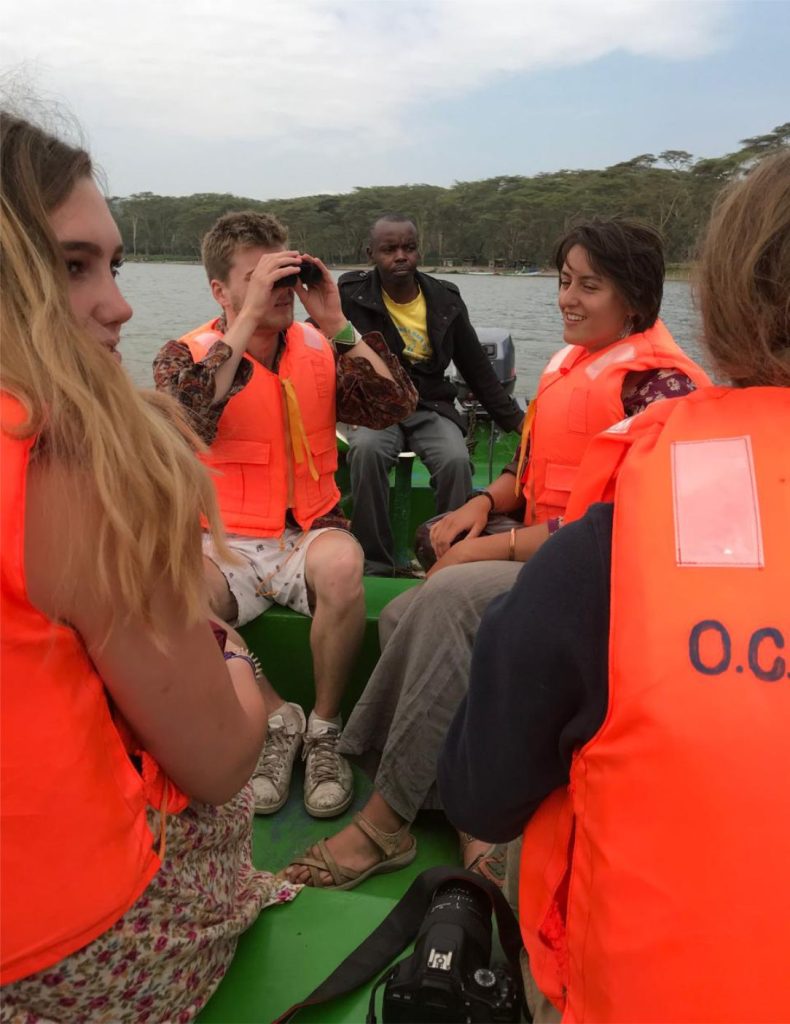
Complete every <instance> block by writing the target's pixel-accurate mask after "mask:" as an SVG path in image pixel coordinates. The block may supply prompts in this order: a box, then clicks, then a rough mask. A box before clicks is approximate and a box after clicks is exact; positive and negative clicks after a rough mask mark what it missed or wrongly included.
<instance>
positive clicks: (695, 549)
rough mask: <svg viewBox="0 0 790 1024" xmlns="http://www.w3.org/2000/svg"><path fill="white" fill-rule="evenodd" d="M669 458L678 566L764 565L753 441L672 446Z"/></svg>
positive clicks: (723, 440) (722, 440) (736, 439)
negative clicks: (670, 461) (670, 462)
mask: <svg viewBox="0 0 790 1024" xmlns="http://www.w3.org/2000/svg"><path fill="white" fill-rule="evenodd" d="M671 457H672V494H673V505H674V514H675V550H676V553H677V564H678V565H686V566H694V565H696V566H710V567H714V566H716V567H720V568H744V569H747V568H748V569H756V568H760V567H761V566H763V565H764V564H765V561H764V552H763V537H762V528H761V525H760V506H759V501H758V497H757V485H756V481H755V473H754V459H753V456H752V445H751V439H750V438H749V437H748V436H743V437H726V438H719V439H712V440H709V441H674V442H673V444H672V456H671Z"/></svg>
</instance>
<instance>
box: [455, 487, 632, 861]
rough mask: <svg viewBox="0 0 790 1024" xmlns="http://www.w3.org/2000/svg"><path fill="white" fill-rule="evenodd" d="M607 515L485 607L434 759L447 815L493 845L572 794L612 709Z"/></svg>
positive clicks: (597, 511) (592, 519)
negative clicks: (580, 760)
mask: <svg viewBox="0 0 790 1024" xmlns="http://www.w3.org/2000/svg"><path fill="white" fill-rule="evenodd" d="M611 529H612V506H611V505H608V506H607V505H596V506H594V508H593V509H592V510H591V512H590V513H589V514H588V515H587V516H586V517H585V518H584V519H582V520H580V521H579V522H578V523H572V524H570V525H568V526H565V527H564V528H563V529H562V530H560V531H559V533H557V535H556V536H554V537H552V538H551V540H549V541H548V542H547V543H546V544H544V545H543V547H542V548H541V549H540V551H538V552H537V554H536V555H535V557H534V558H533V559H532V561H531V562H529V563H527V565H525V566H524V568H523V569H522V571H521V574H520V575H519V577H518V579H517V581H516V583H515V585H514V587H513V589H512V590H511V591H510V592H509V593H508V594H503V595H502V596H501V597H499V598H496V599H495V600H494V601H492V603H491V604H490V605H489V608H488V610H487V611H486V613H485V615H484V617H483V621H482V623H481V625H480V629H479V631H478V634H477V640H476V642H475V648H474V654H473V657H472V670H471V677H470V683H469V692H468V694H467V696H466V698H465V699H464V701H463V703H462V704H461V706H460V707H459V709H458V711H457V713H456V716H455V719H454V720H453V723H452V725H451V727H450V731H449V733H448V736H447V740H446V742H445V746H444V749H443V750H442V753H441V755H440V757H439V765H438V784H439V795H440V797H441V800H442V806H443V807H444V809H445V812H446V814H447V816H448V818H449V819H450V821H452V823H453V824H454V825H455V826H456V827H457V828H460V829H463V830H464V831H465V832H470V833H471V834H472V835H473V836H476V837H477V838H479V839H485V840H486V841H487V842H505V841H507V840H510V839H513V838H515V837H516V836H517V835H518V834H519V832H520V831H521V829H522V828H523V827H524V824H525V823H526V822H527V821H528V820H529V818H530V817H531V816H532V814H533V813H534V812H535V810H536V809H537V807H538V805H539V804H540V803H541V801H542V800H544V799H545V798H546V797H547V796H548V795H549V794H550V793H551V792H552V791H553V790H555V789H557V788H558V787H559V786H563V785H567V782H568V779H569V776H570V763H571V758H572V756H573V752H574V751H575V750H577V749H579V748H580V747H581V746H583V744H584V743H586V742H587V741H588V740H590V739H591V738H592V737H593V736H594V735H595V733H596V732H597V731H598V729H600V727H601V725H602V724H603V720H604V717H605V715H606V707H607V702H608V691H609V686H608V641H609V594H610V586H609V571H610V562H611Z"/></svg>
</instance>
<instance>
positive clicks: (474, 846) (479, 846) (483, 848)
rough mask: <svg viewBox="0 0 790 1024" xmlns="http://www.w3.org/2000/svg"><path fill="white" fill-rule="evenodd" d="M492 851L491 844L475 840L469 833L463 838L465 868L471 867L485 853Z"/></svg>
mask: <svg viewBox="0 0 790 1024" xmlns="http://www.w3.org/2000/svg"><path fill="white" fill-rule="evenodd" d="M490 849H491V843H486V842H485V841H484V840H482V839H474V838H472V836H469V835H468V834H467V833H464V835H463V836H462V837H461V859H462V861H463V865H464V867H465V868H468V867H470V866H471V865H472V864H474V862H475V861H476V860H477V859H478V857H480V856H481V855H482V854H484V853H488V851H489V850H490Z"/></svg>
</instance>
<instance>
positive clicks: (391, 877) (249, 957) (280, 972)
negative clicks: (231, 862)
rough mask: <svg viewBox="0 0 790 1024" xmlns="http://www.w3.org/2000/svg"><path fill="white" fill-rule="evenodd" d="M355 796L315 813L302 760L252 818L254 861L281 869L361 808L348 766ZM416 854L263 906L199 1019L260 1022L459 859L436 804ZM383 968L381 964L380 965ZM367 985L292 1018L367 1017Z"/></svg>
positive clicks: (361, 787)
mask: <svg viewBox="0 0 790 1024" xmlns="http://www.w3.org/2000/svg"><path fill="white" fill-rule="evenodd" d="M354 780H355V798H354V803H353V805H352V807H351V808H350V809H349V810H348V811H347V812H346V813H345V814H344V815H342V816H341V817H339V818H334V819H331V820H324V821H319V820H316V819H314V818H311V817H310V816H309V815H308V814H307V812H306V811H305V809H304V805H303V803H302V783H303V773H302V770H301V765H300V766H299V768H298V769H297V770H296V771H295V772H294V777H293V782H292V786H291V793H290V796H289V799H288V803H287V804H286V805H285V807H283V808H282V810H280V811H279V812H278V813H277V814H274V815H272V816H270V817H262V816H257V817H256V819H255V825H254V831H253V859H254V861H255V865H256V867H258V868H262V869H266V870H270V871H279V870H280V869H282V868H283V867H285V866H286V865H287V864H288V863H290V861H291V860H292V859H293V858H294V857H296V856H298V855H299V854H300V853H302V852H303V851H304V850H306V849H307V847H309V846H310V845H311V844H312V843H314V842H316V840H318V839H321V838H323V837H324V836H328V835H331V834H332V833H334V832H337V831H338V830H339V829H340V828H341V827H342V826H343V825H345V824H347V823H348V822H350V821H351V818H352V816H353V814H354V812H355V811H356V810H359V809H360V808H361V807H362V806H364V804H365V802H366V801H367V799H368V796H369V795H370V791H371V783H370V780H369V779H367V777H366V776H364V775H363V774H362V773H361V772H360V771H359V770H357V769H355V770H354ZM414 833H415V836H416V838H417V858H416V859H415V861H414V863H413V864H411V865H409V867H408V868H404V869H402V870H401V871H393V872H392V873H390V874H385V875H374V876H373V877H372V878H369V879H367V880H366V881H365V882H363V883H362V884H361V885H360V886H359V887H358V888H357V889H354V890H353V891H352V892H333V891H331V890H322V889H312V888H310V887H305V888H304V889H302V891H301V892H300V893H299V895H298V896H297V897H296V899H295V900H294V901H293V902H292V903H288V904H283V905H282V906H279V907H270V908H269V909H267V910H265V911H263V913H262V914H261V915H260V916H259V917H258V919H257V921H256V922H255V923H254V924H253V925H252V927H251V928H249V929H248V930H247V931H246V932H245V933H244V935H242V936H241V938H240V940H239V945H238V949H237V952H236V955H235V957H234V959H233V962H232V964H231V966H230V969H229V970H228V973H227V974H226V975H225V977H224V979H223V980H222V982H221V983H220V986H219V988H218V989H217V991H216V992H215V993H214V995H213V997H212V998H211V1000H210V1001H209V1003H208V1004H207V1005H206V1007H205V1008H204V1010H203V1012H202V1013H201V1014H200V1016H199V1017H198V1020H199V1021H200V1022H201V1024H247V1022H250V1024H252V1022H256V1024H260V1022H263V1024H266V1022H270V1021H273V1020H275V1019H276V1018H277V1017H278V1016H279V1015H280V1014H281V1013H283V1012H284V1011H285V1010H287V1009H288V1007H289V1006H292V1005H293V1004H294V1003H295V1002H297V1001H298V1000H300V999H302V998H303V997H305V996H306V995H307V994H308V993H309V992H311V991H312V990H313V989H314V988H315V987H316V986H317V985H318V984H319V983H320V982H321V981H323V980H324V978H326V976H327V975H328V974H330V973H331V972H332V971H333V970H334V969H335V967H337V965H338V964H339V963H340V962H341V961H342V960H343V958H344V957H345V956H347V955H348V954H349V953H350V952H351V951H352V950H353V949H355V948H356V947H357V946H358V945H359V944H360V942H362V940H363V939H365V938H366V937H367V936H368V935H369V934H370V933H371V931H373V929H374V928H375V927H376V926H377V925H378V924H379V923H380V922H381V921H382V920H383V919H384V917H385V916H386V915H387V914H388V913H389V911H390V910H391V909H392V907H393V906H394V905H395V903H396V902H397V901H398V899H400V897H401V896H402V895H403V893H404V892H405V891H406V889H407V888H408V887H409V885H411V883H412V881H413V880H414V879H415V878H416V876H417V875H418V874H419V873H420V872H421V871H424V870H425V869H426V868H428V867H432V866H434V865H436V864H456V863H458V840H457V836H456V834H455V832H454V831H453V829H452V828H451V827H450V825H449V824H448V823H447V821H446V819H445V818H444V815H442V814H441V813H440V812H438V811H425V812H422V813H421V814H420V815H419V817H418V819H417V822H416V823H415V827H414ZM382 973H383V972H382ZM369 997H370V986H363V987H362V988H361V989H359V990H358V991H356V992H353V993H349V995H348V996H345V997H343V998H342V999H338V1000H337V1001H335V1002H333V1003H331V1004H330V1005H328V1006H320V1007H310V1008H306V1009H304V1010H301V1011H300V1012H299V1014H298V1016H297V1018H296V1019H297V1021H299V1022H305V1024H307V1022H311V1024H318V1022H327V1024H329V1022H334V1021H338V1022H340V1021H343V1022H349V1021H353V1022H356V1021H359V1022H362V1021H364V1020H365V1014H366V1012H367V1005H368V999H369Z"/></svg>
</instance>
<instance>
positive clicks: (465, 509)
mask: <svg viewBox="0 0 790 1024" xmlns="http://www.w3.org/2000/svg"><path fill="white" fill-rule="evenodd" d="M490 511H491V502H490V501H489V500H488V498H486V496H485V495H484V494H478V495H476V496H475V497H474V498H472V499H471V500H470V501H467V503H466V504H465V505H462V506H461V507H460V508H457V509H456V510H455V511H454V512H448V513H447V515H446V516H444V517H443V518H442V519H440V520H439V522H438V523H434V524H433V526H432V527H431V533H430V538H431V545H432V547H433V550H434V551H435V552H436V557H437V559H441V558H443V556H444V555H446V554H447V552H448V551H449V550H450V545H451V544H452V543H453V541H454V540H455V538H456V537H458V536H459V535H460V534H462V533H463V532H464V531H468V532H467V536H466V540H472V539H473V538H475V537H479V536H480V534H481V533H482V532H483V530H484V529H485V528H486V523H487V522H488V513H489V512H490ZM461 543H463V542H461ZM459 546H460V544H457V545H456V547H459Z"/></svg>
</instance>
